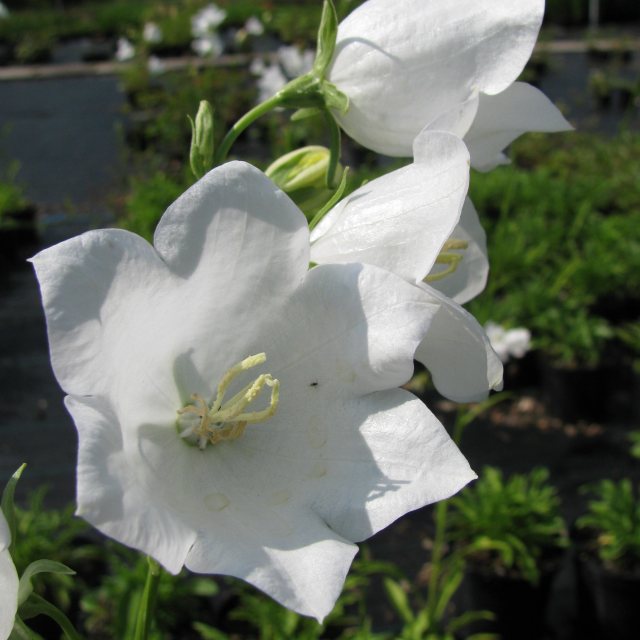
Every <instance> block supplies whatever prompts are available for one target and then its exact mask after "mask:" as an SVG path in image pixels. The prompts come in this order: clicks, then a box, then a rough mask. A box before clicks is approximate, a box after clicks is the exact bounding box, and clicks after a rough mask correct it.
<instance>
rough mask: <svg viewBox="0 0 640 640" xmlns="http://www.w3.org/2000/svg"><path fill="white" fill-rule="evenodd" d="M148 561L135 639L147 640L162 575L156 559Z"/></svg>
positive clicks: (148, 559)
mask: <svg viewBox="0 0 640 640" xmlns="http://www.w3.org/2000/svg"><path fill="white" fill-rule="evenodd" d="M147 562H148V565H149V567H148V570H147V579H146V581H145V583H144V590H143V592H142V599H141V602H140V608H139V609H138V617H137V619H136V629H135V634H134V640H147V637H148V635H149V629H150V627H151V620H152V619H153V614H154V611H155V607H156V596H157V594H158V584H159V583H160V575H161V573H162V570H161V568H160V565H159V564H158V563H157V562H156V561H155V560H152V559H151V558H147Z"/></svg>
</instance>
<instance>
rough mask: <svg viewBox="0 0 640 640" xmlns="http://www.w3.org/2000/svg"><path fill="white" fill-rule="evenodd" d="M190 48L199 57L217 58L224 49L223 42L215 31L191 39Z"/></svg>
mask: <svg viewBox="0 0 640 640" xmlns="http://www.w3.org/2000/svg"><path fill="white" fill-rule="evenodd" d="M191 48H192V49H193V51H194V52H195V53H196V54H198V55H199V56H200V57H202V58H205V57H207V56H209V57H212V58H217V57H218V56H220V55H221V54H222V52H223V51H224V43H223V42H222V38H221V37H220V36H219V35H218V34H217V33H211V34H209V35H206V36H202V37H201V38H196V39H195V40H192V41H191Z"/></svg>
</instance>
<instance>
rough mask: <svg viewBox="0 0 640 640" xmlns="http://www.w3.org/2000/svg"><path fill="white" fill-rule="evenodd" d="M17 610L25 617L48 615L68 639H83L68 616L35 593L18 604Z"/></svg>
mask: <svg viewBox="0 0 640 640" xmlns="http://www.w3.org/2000/svg"><path fill="white" fill-rule="evenodd" d="M19 611H20V616H21V617H22V618H25V619H28V618H34V617H35V616H39V615H45V616H48V617H49V618H51V619H52V620H54V621H55V622H56V623H57V625H58V626H59V627H60V628H61V629H62V631H63V632H64V635H65V636H66V638H68V640H83V639H82V636H80V635H79V634H78V632H77V631H76V630H75V629H74V627H73V625H72V624H71V621H70V620H69V618H67V616H66V615H65V614H64V613H63V612H62V611H60V609H58V607H56V606H54V605H52V604H51V603H50V602H47V601H46V600H45V599H44V598H41V597H40V596H39V595H38V594H36V593H32V594H31V597H30V598H29V600H27V602H25V603H24V604H22V605H21V606H20V610H19Z"/></svg>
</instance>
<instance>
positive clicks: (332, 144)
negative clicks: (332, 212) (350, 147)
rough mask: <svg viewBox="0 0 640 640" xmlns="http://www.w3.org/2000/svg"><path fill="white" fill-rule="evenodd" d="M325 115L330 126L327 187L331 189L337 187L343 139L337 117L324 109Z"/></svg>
mask: <svg viewBox="0 0 640 640" xmlns="http://www.w3.org/2000/svg"><path fill="white" fill-rule="evenodd" d="M324 117H325V120H326V122H327V125H328V127H329V135H330V139H329V154H330V155H329V167H328V168H327V187H328V188H329V189H335V188H336V187H337V186H338V185H337V184H336V172H337V170H338V163H339V162H340V152H341V144H342V141H341V139H340V127H339V126H338V123H337V122H336V121H335V118H334V117H333V116H332V115H331V113H330V112H329V111H327V110H325V111H324Z"/></svg>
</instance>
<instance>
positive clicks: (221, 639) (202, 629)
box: [193, 622, 229, 640]
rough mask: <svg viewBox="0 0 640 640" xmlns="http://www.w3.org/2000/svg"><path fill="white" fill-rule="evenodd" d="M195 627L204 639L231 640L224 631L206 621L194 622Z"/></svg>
mask: <svg viewBox="0 0 640 640" xmlns="http://www.w3.org/2000/svg"><path fill="white" fill-rule="evenodd" d="M193 628H194V630H195V631H197V632H198V633H199V634H200V637H201V638H202V640H229V636H228V635H227V634H226V633H222V631H218V630H217V629H215V628H214V627H212V626H210V625H208V624H205V623H204V622H194V623H193Z"/></svg>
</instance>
